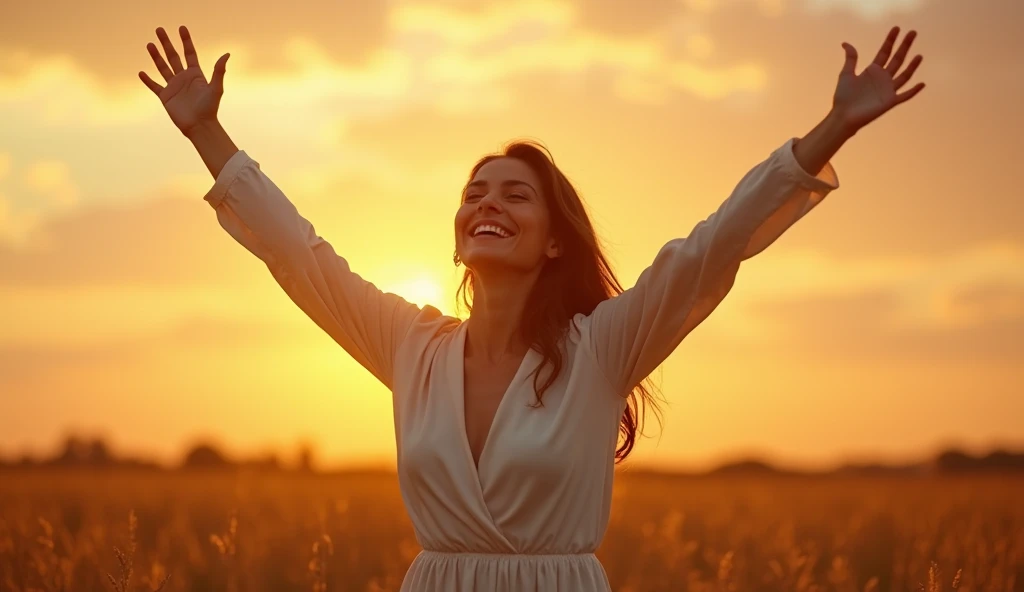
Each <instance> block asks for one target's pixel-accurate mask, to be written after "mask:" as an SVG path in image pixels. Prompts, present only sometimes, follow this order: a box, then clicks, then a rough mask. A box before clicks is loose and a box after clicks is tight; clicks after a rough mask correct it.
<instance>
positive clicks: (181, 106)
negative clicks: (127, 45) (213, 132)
mask: <svg viewBox="0 0 1024 592" xmlns="http://www.w3.org/2000/svg"><path fill="white" fill-rule="evenodd" d="M178 33H179V34H181V41H182V44H183V46H184V48H185V63H186V64H187V65H188V67H187V68H183V67H182V65H181V58H180V57H178V53H177V52H175V51H174V46H173V45H172V44H171V40H170V39H169V38H168V37H167V33H166V32H165V31H164V30H163V27H158V28H157V30H156V34H157V37H159V38H160V43H161V44H162V45H163V47H164V52H165V53H166V54H167V59H168V61H170V63H171V65H170V67H168V66H167V62H165V61H164V58H163V56H161V55H160V51H159V50H158V49H157V47H156V45H155V44H153V43H149V44H147V45H146V48H147V49H148V50H149V55H150V56H152V57H153V63H154V64H156V68H157V70H159V71H160V74H162V75H163V77H164V80H166V81H167V86H166V87H163V86H160V85H159V84H157V83H156V82H154V81H153V79H152V78H150V77H149V75H147V74H146V73H145V72H139V78H141V79H142V82H144V83H145V84H146V86H147V87H149V89H150V90H152V91H153V93H154V94H156V96H158V97H160V102H161V103H163V105H164V109H166V110H167V114H168V115H170V116H171V121H172V122H174V125H176V126H177V127H178V129H179V130H181V133H183V134H185V135H186V136H187V135H188V133H189V131H190V130H191V129H192V128H193V127H195V126H196V125H197V124H199V123H203V122H207V121H216V120H217V108H218V107H219V106H220V98H221V96H222V95H223V94H224V72H225V65H226V64H227V61H228V57H229V56H230V55H231V54H230V53H226V54H224V55H222V56H221V57H220V59H219V60H217V63H216V64H215V65H214V66H213V78H212V79H211V80H210V82H209V83H207V81H206V76H205V75H204V74H203V71H202V69H201V68H200V67H199V58H198V57H197V56H196V49H195V47H194V46H193V45H192V37H190V36H189V33H188V29H186V28H185V27H184V25H183V26H181V27H180V28H179V29H178Z"/></svg>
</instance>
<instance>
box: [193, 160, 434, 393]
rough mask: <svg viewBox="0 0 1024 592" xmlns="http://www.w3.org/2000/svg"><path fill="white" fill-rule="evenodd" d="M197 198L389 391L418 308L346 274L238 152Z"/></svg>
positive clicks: (254, 165)
mask: <svg viewBox="0 0 1024 592" xmlns="http://www.w3.org/2000/svg"><path fill="white" fill-rule="evenodd" d="M203 199H204V200H206V201H207V202H208V203H209V204H210V205H211V206H212V207H213V208H214V209H215V210H216V212H217V219H218V221H219V222H220V225H221V226H222V227H223V228H224V229H225V230H227V231H228V233H229V234H230V235H231V236H232V237H234V239H235V240H236V241H238V242H239V243H240V244H241V245H242V246H244V247H245V248H246V249H248V250H249V251H250V252H251V253H252V254H254V255H256V256H257V257H259V258H260V259H261V260H262V261H263V262H264V263H266V265H267V268H268V269H269V270H270V273H271V274H272V275H273V277H274V279H275V280H277V282H278V284H280V286H281V287H282V288H283V289H284V291H285V292H286V293H287V294H288V296H289V297H290V298H291V299H292V301H293V302H295V304H297V305H298V306H299V308H301V309H302V310H303V312H305V313H306V314H307V315H308V316H309V317H310V318H311V319H312V320H313V321H314V322H315V323H316V324H317V325H318V326H320V328H321V329H323V330H324V331H325V332H327V334H328V335H330V336H331V337H332V338H333V339H334V340H335V341H336V342H337V343H338V344H339V345H341V347H342V348H344V349H345V351H347V352H348V353H349V354H350V355H351V356H352V357H353V358H354V359H355V360H356V361H357V362H359V363H360V364H361V365H362V366H363V367H365V368H366V369H367V370H369V371H370V372H371V373H372V374H373V375H374V376H376V377H377V378H378V379H379V380H380V381H381V382H382V383H384V384H385V385H386V386H387V387H388V388H389V389H391V388H393V372H394V358H395V352H396V350H397V349H398V346H399V345H400V343H401V341H402V339H403V337H404V336H405V335H406V333H407V331H408V330H409V328H410V327H411V326H412V323H413V322H414V321H415V318H416V316H417V315H418V314H419V313H420V312H421V309H420V308H419V307H418V306H416V305H414V304H412V303H409V302H407V301H406V300H404V299H403V298H401V297H399V296H397V295H395V294H391V293H388V292H382V291H381V290H379V289H377V287H376V286H374V285H373V284H372V283H370V282H368V281H366V280H364V279H363V278H362V277H360V276H359V275H358V274H356V273H354V272H353V271H351V270H350V269H349V265H348V262H347V261H346V260H345V259H344V258H342V257H340V256H338V255H337V254H336V253H335V252H334V248H333V247H332V246H331V244H330V243H328V242H327V241H326V240H324V239H323V238H321V237H320V236H317V234H316V231H315V230H314V229H313V225H312V224H310V222H309V221H308V220H306V219H305V218H303V217H302V216H301V215H300V214H299V212H298V210H297V209H296V208H295V206H294V204H292V203H291V201H289V200H288V198H287V197H286V196H285V195H284V193H282V192H281V190H280V189H278V187H277V186H276V185H275V184H274V183H273V181H271V180H270V178H269V177H267V176H266V175H265V174H264V173H263V172H262V171H261V170H260V166H259V163H258V162H256V161H255V160H253V159H252V158H250V157H249V156H248V155H247V154H246V153H245V151H244V150H239V151H238V152H236V153H235V154H234V155H233V156H232V157H231V158H230V159H229V160H228V162H227V163H226V164H225V165H224V168H223V169H222V170H221V172H220V174H219V175H218V176H217V179H216V180H215V181H214V185H213V188H211V189H210V191H209V192H207V194H206V195H205V196H204V197H203Z"/></svg>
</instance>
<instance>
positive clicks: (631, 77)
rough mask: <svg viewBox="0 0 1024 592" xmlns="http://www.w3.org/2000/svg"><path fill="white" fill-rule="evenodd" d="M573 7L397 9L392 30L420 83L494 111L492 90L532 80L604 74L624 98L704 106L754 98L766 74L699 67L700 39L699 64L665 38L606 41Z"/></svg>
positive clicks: (499, 101)
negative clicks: (691, 98)
mask: <svg viewBox="0 0 1024 592" xmlns="http://www.w3.org/2000/svg"><path fill="white" fill-rule="evenodd" d="M579 12H582V9H580V8H579V7H578V6H576V5H573V4H569V3H565V2H553V1H550V0H547V1H539V0H538V1H532V0H528V1H524V2H520V3H518V4H507V3H504V4H500V5H492V6H488V7H487V8H485V9H483V10H479V11H473V12H470V11H467V10H458V9H455V8H454V7H450V6H442V5H424V4H402V5H399V6H398V7H396V9H395V11H394V12H393V13H392V21H391V23H392V26H393V28H394V29H395V31H396V33H397V34H398V36H399V39H400V40H401V41H400V43H402V44H403V45H405V46H407V47H416V48H417V49H418V55H419V57H418V60H419V61H421V62H422V64H423V65H422V68H423V73H424V76H425V78H426V79H427V80H428V81H429V83H430V84H431V85H433V86H434V87H435V88H446V89H449V93H450V94H447V95H444V96H446V97H451V96H452V95H455V96H466V97H474V98H475V97H477V96H478V95H479V94H480V93H481V92H482V93H484V97H485V98H486V99H489V100H490V101H489V104H490V105H492V106H497V107H502V106H504V105H507V104H508V99H507V98H505V96H504V95H500V94H499V95H498V97H497V98H495V96H494V93H495V92H498V91H495V90H494V89H495V87H497V88H499V89H500V88H501V87H502V85H511V84H512V83H513V82H514V81H518V80H522V79H523V78H525V77H527V76H534V75H537V74H555V75H558V76H560V77H572V78H581V79H582V78H584V77H586V76H590V75H592V74H593V73H594V72H601V73H602V74H603V75H605V76H607V77H609V78H610V80H611V84H610V88H611V90H612V91H613V92H616V93H619V95H620V97H621V98H624V99H627V100H638V101H641V102H644V103H652V102H663V101H665V100H667V99H668V98H669V96H670V95H669V94H668V91H683V92H687V93H691V94H693V95H695V96H697V97H700V98H702V99H706V100H713V99H720V98H722V97H725V96H728V95H730V94H732V93H735V92H758V91H760V90H762V89H763V88H764V87H765V84H766V76H767V75H766V73H765V71H764V68H763V67H762V66H760V65H758V64H757V63H754V62H748V63H738V64H730V65H726V66H721V67H712V66H708V65H705V64H702V63H701V62H700V58H702V57H707V54H708V53H709V52H710V50H711V47H712V44H711V41H710V39H709V38H708V37H707V36H706V35H704V34H701V33H699V32H697V33H694V34H692V35H690V39H692V41H688V43H689V44H690V48H691V49H693V48H696V49H695V51H693V52H692V53H695V56H696V59H689V58H680V57H676V56H673V55H671V53H670V48H669V47H668V46H667V45H666V38H665V37H664V36H663V35H636V36H632V37H623V36H610V35H605V34H602V33H599V32H595V31H593V30H590V29H587V28H586V27H583V26H580V23H579V21H580V16H579Z"/></svg>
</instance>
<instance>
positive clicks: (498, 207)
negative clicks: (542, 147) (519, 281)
mask: <svg viewBox="0 0 1024 592" xmlns="http://www.w3.org/2000/svg"><path fill="white" fill-rule="evenodd" d="M540 191H541V183H540V178H539V177H538V176H537V175H536V174H535V173H534V172H533V169H531V168H530V167H529V166H528V165H527V164H526V163H525V162H523V161H522V160H519V159H518V158H511V157H507V156H506V157H501V158H496V159H494V160H492V161H490V162H488V163H487V164H485V165H483V166H481V167H480V169H479V170H478V171H477V173H476V175H475V176H474V177H473V179H472V180H471V181H470V182H469V184H468V185H467V186H466V191H465V193H464V194H463V195H462V205H461V206H460V207H459V211H458V212H457V213H456V214H455V249H456V252H457V253H458V254H459V258H460V259H462V262H463V263H464V264H465V265H466V267H468V268H470V269H473V270H474V271H477V272H478V271H480V270H482V269H487V268H495V269H498V268H505V269H509V268H511V269H514V270H517V271H523V272H529V271H532V270H534V269H536V268H537V267H538V266H540V265H542V264H543V263H544V262H545V261H546V260H547V258H548V257H555V256H557V255H558V250H557V247H556V244H555V241H554V239H553V238H552V237H551V216H550V213H549V211H548V206H547V202H546V200H545V196H544V195H541V193H540ZM482 223H483V226H484V227H485V228H486V227H488V226H489V227H490V228H489V231H485V232H483V233H479V232H478V228H480V227H481V225H482ZM494 226H497V227H498V229H495V228H494ZM495 230H497V234H496V233H495Z"/></svg>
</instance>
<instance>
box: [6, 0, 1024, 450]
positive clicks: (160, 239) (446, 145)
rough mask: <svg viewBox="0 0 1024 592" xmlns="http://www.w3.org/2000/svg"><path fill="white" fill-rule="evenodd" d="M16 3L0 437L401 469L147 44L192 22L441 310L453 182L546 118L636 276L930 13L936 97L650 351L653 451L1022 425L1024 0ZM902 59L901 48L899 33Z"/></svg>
mask: <svg viewBox="0 0 1024 592" xmlns="http://www.w3.org/2000/svg"><path fill="white" fill-rule="evenodd" d="M126 7H127V5H126V4H124V3H115V2H109V1H107V2H96V3H89V4H88V6H86V5H85V4H83V3H80V2H79V3H73V2H70V1H67V0H64V1H61V2H57V3H31V2H28V3H24V2H23V3H16V4H13V5H11V6H10V7H8V8H5V10H4V12H5V18H4V22H3V23H2V24H0V454H6V455H9V456H13V455H16V454H17V455H20V454H25V453H28V454H48V453H51V452H53V451H54V450H55V449H56V447H57V445H58V443H59V441H60V440H61V439H62V438H63V437H64V436H65V435H66V434H68V433H71V432H75V433H80V434H85V435H99V436H102V437H105V438H106V439H107V440H108V441H109V442H110V444H111V445H112V447H113V448H114V449H115V451H123V452H126V453H128V452H130V453H132V454H148V455H152V456H154V457H157V458H159V459H162V460H167V461H173V460H176V459H178V458H180V456H181V454H182V453H183V450H184V449H185V447H186V446H188V445H190V444H191V443H194V442H197V441H199V440H203V439H213V440H215V441H217V442H219V443H220V445H221V446H223V447H224V448H225V449H226V450H227V451H229V452H231V453H236V454H249V453H261V452H263V451H268V450H277V451H280V452H282V456H283V457H284V458H288V457H289V455H290V454H292V452H291V451H293V450H294V449H295V448H296V447H297V444H298V443H299V442H305V441H308V442H312V443H314V445H315V447H316V450H317V454H318V457H319V459H320V461H321V462H323V463H324V464H333V465H366V464H371V465H372V464H383V465H388V466H393V463H394V453H395V443H394V425H393V417H392V411H391V401H390V393H389V392H388V390H387V389H386V387H384V386H383V385H382V384H380V383H378V382H377V381H376V379H375V378H373V376H372V375H371V374H370V373H369V372H368V371H366V370H365V369H363V368H362V367H361V366H359V365H358V364H357V363H356V362H355V361H354V360H352V359H351V358H350V357H349V356H348V354H346V353H345V352H344V350H342V349H341V348H340V346H338V345H337V344H336V343H335V342H334V341H333V340H332V339H331V338H330V337H329V336H327V334H326V333H323V332H322V331H321V330H320V329H319V328H318V327H317V326H316V325H315V324H314V323H313V322H312V321H311V320H309V319H308V318H307V317H306V316H305V315H304V313H302V311H301V310H300V309H298V307H296V306H295V305H294V304H293V303H292V302H291V301H290V300H289V299H288V297H287V295H286V294H285V293H284V292H283V290H281V288H280V286H279V285H278V284H277V283H276V282H275V281H274V280H273V278H272V276H271V275H270V274H269V272H268V271H267V269H266V266H265V265H264V264H263V263H262V262H261V261H259V260H258V259H256V258H255V257H253V256H252V255H251V254H250V253H249V252H248V251H246V250H245V249H244V248H243V247H242V246H241V245H239V244H238V243H236V242H234V240H233V239H232V238H231V237H230V236H229V235H228V234H227V233H226V232H225V231H224V230H223V229H222V228H221V227H220V225H219V224H218V222H217V219H216V217H215V212H214V211H213V209H212V208H210V206H209V204H207V203H205V202H204V201H203V199H202V198H203V196H204V194H205V193H206V192H207V191H208V190H209V189H210V188H211V187H212V185H213V178H212V176H211V175H210V174H209V172H208V171H207V170H206V168H205V166H204V165H203V162H202V160H201V159H200V158H199V156H198V154H197V153H196V152H195V149H194V148H193V146H192V144H191V143H190V142H189V141H188V140H187V139H186V138H185V137H184V136H182V135H181V133H180V132H179V131H178V130H177V129H176V128H175V127H174V126H173V124H172V123H171V122H170V120H169V118H168V117H167V115H166V113H165V112H164V110H163V107H162V106H161V104H160V102H159V99H158V98H157V97H156V96H155V95H154V94H153V93H152V92H151V91H150V90H149V89H148V88H146V87H145V85H144V84H143V83H142V82H141V81H140V80H139V78H138V72H139V71H140V70H141V71H145V72H147V73H148V74H149V75H150V77H151V78H153V79H154V80H158V81H160V82H161V83H163V80H162V77H161V76H160V75H159V73H158V72H157V70H156V67H155V66H154V64H153V62H152V59H151V58H150V57H149V55H148V52H147V50H146V44H147V43H149V42H154V43H157V45H159V41H158V39H157V37H156V33H155V29H156V28H157V27H163V28H164V29H165V30H167V31H168V32H169V34H170V36H171V39H172V41H173V42H174V43H175V47H176V48H177V49H178V51H179V53H181V51H182V50H181V40H180V37H179V36H178V33H177V29H178V26H179V25H186V26H187V27H188V28H189V31H190V32H191V36H192V38H193V40H194V42H195V45H196V49H197V52H198V55H199V60H200V63H201V65H202V67H203V69H204V71H205V72H206V73H207V76H209V75H211V74H212V69H213V64H214V62H215V61H216V60H217V58H218V57H219V56H221V55H222V54H224V53H226V52H230V53H231V58H230V60H229V61H228V65H227V74H226V77H225V94H224V97H223V99H222V102H221V106H220V121H221V123H222V125H223V126H224V128H225V129H226V130H227V131H228V133H229V134H230V136H231V137H232V139H233V140H234V142H235V144H236V145H238V147H239V148H240V149H242V150H245V151H246V152H247V153H248V154H249V155H250V156H251V157H253V158H254V159H256V160H257V161H258V162H259V163H260V166H261V169H262V170H263V171H264V172H265V173H266V174H267V175H268V176H269V177H270V178H271V179H272V180H273V181H274V182H275V183H276V184H277V185H278V186H279V187H281V188H282V190H283V191H284V192H285V194H286V195H287V196H288V197H289V199H290V200H291V201H292V202H293V203H294V204H295V205H296V207H297V208H298V209H299V211H300V213H302V215H304V216H305V217H306V218H308V219H309V220H311V221H312V223H313V224H314V226H315V228H316V230H317V232H318V234H320V235H321V236H323V237H324V238H325V239H327V240H328V241H329V242H330V243H331V244H332V245H333V246H334V248H335V250H336V251H337V252H338V253H339V254H341V255H342V256H344V257H345V258H346V259H347V260H348V261H349V263H350V265H351V267H352V269H353V270H355V271H357V272H358V273H360V275H361V276H363V277H365V278H366V279H369V280H370V281H372V282H374V283H375V284H376V285H377V286H378V287H380V288H381V289H383V290H386V291H391V292H395V293H397V294H400V295H402V296H404V297H405V298H407V299H408V300H410V301H412V302H415V303H417V304H421V305H423V304H431V305H433V306H435V307H437V308H439V309H440V310H441V311H443V312H445V313H446V314H452V315H459V316H464V315H465V313H464V311H461V310H457V309H456V306H455V289H456V287H457V285H458V282H459V280H460V279H461V275H460V274H461V272H462V268H458V269H456V268H455V267H454V266H453V265H452V262H451V254H452V250H453V248H454V234H453V220H454V216H455V211H456V209H457V207H458V203H459V192H460V190H461V187H462V185H463V184H464V183H465V182H466V180H467V175H468V172H469V169H470V167H471V166H472V164H473V163H474V162H475V161H476V159H477V158H479V157H480V156H482V155H484V154H487V153H491V152H494V151H497V150H499V149H500V148H501V146H502V145H504V144H505V143H506V142H508V141H510V140H513V139H517V138H530V139H535V140H539V141H541V142H543V143H544V145H545V146H547V147H548V148H549V149H550V151H551V153H552V154H553V155H554V159H555V162H556V164H557V165H558V166H559V167H561V168H562V170H563V171H564V172H565V173H566V174H567V175H568V177H569V178H570V179H571V180H572V182H573V183H574V184H575V186H576V187H577V188H578V190H579V191H580V193H581V195H582V196H583V199H584V200H585V202H586V204H587V208H588V211H589V212H590V215H591V217H592V219H593V221H594V224H595V226H596V228H597V230H598V233H599V235H600V237H601V239H602V240H603V241H604V243H605V244H606V245H607V249H608V250H607V255H608V258H609V259H610V261H611V262H612V265H613V268H614V270H615V272H616V274H617V275H618V277H619V279H620V280H621V281H622V283H623V284H624V285H625V286H627V287H628V286H631V285H633V283H634V282H635V281H636V278H637V277H638V276H639V275H640V272H641V271H643V270H644V268H646V267H647V266H648V265H650V263H651V262H652V261H653V258H654V256H655V255H656V254H657V252H658V250H659V249H660V248H661V247H662V246H663V245H664V244H665V243H666V242H668V241H669V240H672V239H674V238H679V237H685V236H686V235H687V234H688V233H689V232H690V230H691V229H692V228H693V227H694V226H695V225H696V224H697V223H698V222H699V221H701V220H702V219H704V218H706V217H707V216H708V215H709V214H710V213H711V212H713V211H714V210H716V209H717V207H718V205H719V204H720V203H721V202H722V201H723V200H724V199H725V198H726V197H727V196H728V195H729V193H730V192H731V191H732V189H733V188H734V187H735V185H736V183H737V182H738V181H739V179H740V178H741V177H742V176H743V175H744V174H745V173H746V172H747V171H748V170H749V169H750V168H752V167H753V166H754V165H756V164H757V163H759V162H761V161H762V160H764V159H765V158H767V156H768V155H769V154H770V153H771V152H772V151H773V150H774V149H776V148H777V147H778V146H780V145H782V144H783V142H785V141H786V140H787V139H789V138H790V137H801V136H803V135H805V134H806V133H807V132H809V131H810V130H811V129H812V128H813V127H814V126H815V125H816V124H817V123H818V122H819V121H821V119H822V118H823V117H824V116H825V115H826V114H827V113H828V110H829V108H830V107H831V101H832V94H833V92H834V90H835V84H836V80H837V76H838V74H839V71H840V69H841V67H842V65H843V60H844V53H843V49H842V47H841V43H842V42H844V41H845V42H848V43H851V44H853V45H854V47H856V48H857V49H858V52H859V54H860V59H859V62H858V67H857V72H858V73H859V72H860V71H861V70H862V69H863V68H864V67H865V66H866V65H867V64H868V63H869V62H870V61H871V59H873V57H874V55H875V53H876V52H877V50H878V48H879V46H880V45H881V43H882V41H883V40H884V38H885V35H886V33H887V32H888V30H889V28H890V27H892V26H893V25H898V26H900V27H901V29H902V32H901V34H900V38H899V40H900V41H902V37H903V35H904V34H905V33H906V32H907V31H909V30H910V29H915V30H917V32H918V36H917V39H916V41H915V42H914V46H913V48H912V52H911V56H913V55H915V54H917V53H920V54H922V55H923V56H924V60H923V62H922V63H921V66H920V67H919V68H918V70H917V72H916V73H915V75H914V77H913V78H912V80H911V82H910V84H909V85H908V86H907V88H910V86H913V84H916V83H917V82H925V83H926V84H927V87H926V88H925V89H924V90H923V91H922V92H921V93H920V94H919V95H918V96H916V97H915V98H913V99H912V100H910V101H909V102H907V103H904V104H903V105H900V106H898V107H897V108H895V109H894V110H892V111H890V112H889V113H886V114H885V115H883V116H882V117H880V118H879V119H878V120H876V121H874V122H873V123H871V124H870V125H869V126H868V127H867V128H865V129H863V130H861V131H860V132H859V133H858V134H857V135H856V136H854V137H853V138H852V139H850V141H848V142H847V143H846V144H845V145H844V146H843V147H842V148H841V149H840V151H839V153H838V154H836V156H835V157H834V158H833V159H832V161H831V162H832V164H833V166H834V167H835V170H836V171H837V173H838V176H839V183H840V188H839V189H837V190H835V191H834V192H832V193H831V194H830V195H829V196H828V197H827V198H826V200H825V202H823V203H822V204H821V205H820V206H818V207H817V208H815V209H814V211H812V212H811V213H810V214H809V215H808V216H806V217H805V218H803V219H801V220H800V221H798V222H797V224H795V225H794V226H793V227H791V228H790V229H789V230H788V231H787V232H786V233H785V234H784V235H783V236H782V237H781V238H780V239H778V241H776V242H775V243H774V244H773V245H772V246H771V247H770V248H769V249H767V250H766V251H764V252H762V253H761V254H759V255H757V256H756V257H754V258H753V259H750V260H748V261H746V262H744V264H743V266H742V267H741V268H740V271H739V274H738V277H737V281H736V283H735V285H734V286H733V288H732V291H731V292H730V294H729V295H728V296H727V297H726V299H725V301H724V302H723V303H722V304H721V305H720V306H719V307H718V309H717V310H716V311H715V312H714V313H713V314H712V315H711V316H710V317H709V318H708V319H707V320H705V321H704V322H703V323H702V324H701V325H700V326H699V327H697V329H695V330H694V331H693V332H692V333H691V334H690V335H689V336H688V337H687V338H686V339H685V340H684V341H683V343H682V344H681V345H680V346H679V347H678V348H677V349H676V351H675V352H674V353H673V354H672V355H671V356H670V357H669V358H668V359H667V360H666V361H665V363H664V364H663V365H662V366H661V368H659V369H658V370H657V371H656V372H655V373H654V375H653V377H654V379H655V382H656V384H657V385H658V386H659V388H660V390H661V392H662V393H663V395H664V398H665V401H666V403H665V410H664V417H663V422H662V424H661V426H660V427H659V425H658V423H657V422H656V421H651V422H650V423H649V429H648V434H649V437H645V438H642V439H641V440H640V441H639V443H638V445H637V447H636V449H635V452H634V453H633V455H632V456H631V457H630V458H631V460H630V462H631V463H632V464H634V465H636V466H640V465H647V466H658V467H661V468H676V467H678V468H684V467H685V468H701V467H707V466H710V465H712V464H714V463H717V462H721V461H723V460H729V459H733V458H737V457H741V456H744V455H748V454H756V455H758V456H760V457H762V458H765V459H768V460H772V461H775V462H779V463H782V464H788V465H792V466H803V467H824V466H831V465H833V464H836V463H839V462H843V461H846V460H888V461H903V460H914V459H917V458H918V457H920V456H921V455H927V454H931V453H933V452H934V451H936V450H938V449H940V448H942V447H945V446H951V445H953V446H961V447H964V448H965V449H968V450H973V451H978V452H981V451H985V450H988V449H990V448H992V447H995V446H1024V190H1022V189H1021V184H1020V182H1019V181H1018V180H1017V178H1016V174H1017V171H1018V170H1019V168H1018V166H1019V163H1020V162H1021V160H1022V157H1024V142H1022V139H1021V138H1022V135H1024V110H1021V109H1020V105H1022V104H1024V68H1022V66H1021V58H1022V57H1024V37H1022V36H1021V35H1020V34H1019V24H1020V23H1021V22H1024V3H1021V2H1019V1H1017V0H977V1H974V2H964V1H962V0H870V1H869V0H720V1H715V0H642V1H639V2H629V3H626V2H620V1H618V0H503V1H502V2H468V1H450V0H425V1H412V0H393V1H388V2H302V3H284V4H282V3H279V2H255V3H253V2H246V3H241V2H238V1H236V0H228V1H222V2H217V3H214V4H209V3H206V2H200V1H198V0H186V1H182V2H175V3H173V4H172V5H167V6H164V5H161V4H160V3H143V4H138V5H134V4H133V5H132V6H131V9H130V10H127V9H126ZM911 56H908V61H909V58H910V57H911Z"/></svg>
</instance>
